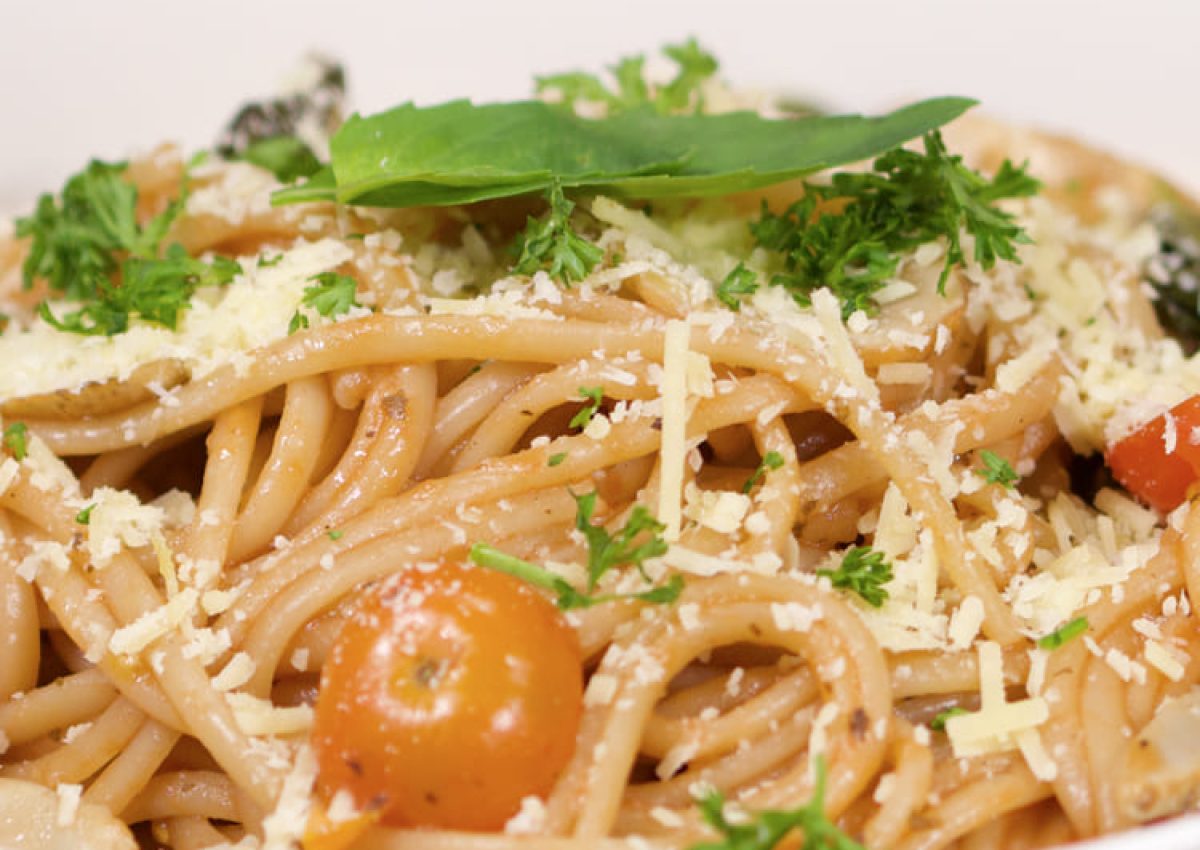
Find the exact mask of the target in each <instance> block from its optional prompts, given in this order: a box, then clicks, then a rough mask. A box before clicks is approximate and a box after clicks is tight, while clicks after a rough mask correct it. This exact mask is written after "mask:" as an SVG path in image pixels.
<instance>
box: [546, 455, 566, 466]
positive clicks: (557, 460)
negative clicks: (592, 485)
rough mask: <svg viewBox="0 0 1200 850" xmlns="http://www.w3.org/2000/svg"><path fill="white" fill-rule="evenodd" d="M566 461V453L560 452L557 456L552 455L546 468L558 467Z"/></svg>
mask: <svg viewBox="0 0 1200 850" xmlns="http://www.w3.org/2000/svg"><path fill="white" fill-rule="evenodd" d="M566 459H567V453H566V452H558V453H557V454H552V455H550V458H549V459H548V460H547V461H546V466H558V465H559V464H560V463H562V462H563V461H564V460H566Z"/></svg>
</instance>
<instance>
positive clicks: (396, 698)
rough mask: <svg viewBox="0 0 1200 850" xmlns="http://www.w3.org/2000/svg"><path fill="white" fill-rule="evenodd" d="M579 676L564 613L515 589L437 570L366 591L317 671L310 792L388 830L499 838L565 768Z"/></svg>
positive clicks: (494, 579) (465, 572)
mask: <svg viewBox="0 0 1200 850" xmlns="http://www.w3.org/2000/svg"><path fill="white" fill-rule="evenodd" d="M582 713H583V664H582V658H581V655H580V649H579V642H578V639H577V637H576V636H575V632H574V630H573V629H571V627H570V626H569V625H568V624H567V623H566V621H565V620H564V619H563V617H562V615H561V613H560V612H559V611H558V610H557V609H556V608H555V607H554V606H553V605H552V604H551V603H550V602H549V601H547V600H546V599H545V598H544V597H543V596H541V595H539V594H538V593H537V592H536V591H535V590H533V589H532V588H531V587H529V586H528V585H527V584H525V583H524V582H522V581H520V580H519V579H516V578H513V577H512V576H508V575H505V574H502V573H498V572H493V571H491V570H486V569H477V568H468V567H462V566H458V565H454V564H442V565H440V566H438V567H437V568H436V569H434V570H430V571H422V570H417V569H410V570H407V571H405V572H403V573H401V574H400V575H399V576H397V577H395V578H394V579H392V580H390V581H388V582H387V583H385V584H384V585H382V586H381V587H380V588H378V589H377V590H375V591H374V592H372V593H371V594H370V595H369V596H368V597H367V598H366V599H365V600H364V601H363V604H362V605H361V606H360V607H359V609H358V611H357V612H356V614H355V615H354V616H353V617H352V618H351V619H350V620H348V621H347V623H346V625H345V626H344V627H343V629H342V631H341V633H340V635H339V636H338V639H337V642H336V643H335V645H334V648H333V651H332V652H331V654H330V657H329V659H328V661H327V662H326V664H325V667H324V669H323V670H322V673H321V690H320V694H319V696H318V699H317V707H316V719H315V726H314V729H313V745H314V748H315V749H316V752H317V758H318V763H319V765H320V772H319V778H318V786H319V788H320V790H321V793H322V796H323V797H324V798H325V799H326V800H329V799H331V798H332V796H333V795H334V794H335V793H336V792H337V791H338V790H339V789H346V790H348V791H349V792H350V793H351V794H352V795H353V797H354V799H355V802H356V803H357V804H358V806H359V807H360V808H365V809H369V810H373V811H378V812H379V815H380V818H381V820H382V821H383V823H385V824H388V825H390V826H430V827H440V828H447V829H466V830H495V829H499V828H501V827H503V825H504V823H505V822H506V821H507V820H508V819H509V818H511V817H512V816H513V815H514V814H516V812H517V811H518V809H519V808H520V804H521V800H522V799H523V798H524V797H526V796H529V795H540V796H544V795H545V794H546V793H548V792H549V790H550V788H551V787H552V785H553V783H554V780H555V779H556V778H557V776H558V774H559V773H560V772H561V770H562V769H563V767H564V766H565V765H566V763H567V761H568V760H569V759H570V757H571V754H572V752H573V751H574V748H575V735H576V733H577V731H578V728H579V721H580V717H581V715H582Z"/></svg>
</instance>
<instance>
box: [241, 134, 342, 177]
mask: <svg viewBox="0 0 1200 850" xmlns="http://www.w3.org/2000/svg"><path fill="white" fill-rule="evenodd" d="M236 159H242V160H245V161H246V162H249V163H252V164H253V165H257V166H258V167H260V168H265V169H266V170H267V171H270V172H271V173H272V174H274V175H275V176H276V177H277V178H279V182H281V183H290V182H292V181H293V180H298V179H299V178H301V177H311V176H312V175H314V174H316V173H317V172H318V171H320V170H321V161H320V160H319V159H317V155H316V154H314V153H313V152H312V149H311V148H310V147H309V146H308V145H306V144H304V142H302V141H300V140H299V139H298V138H296V137H295V136H274V137H272V138H270V139H262V140H261V141H257V142H254V143H252V144H251V145H250V146H248V147H247V148H246V149H245V150H244V151H242V152H241V153H240V154H238V156H237V157H236Z"/></svg>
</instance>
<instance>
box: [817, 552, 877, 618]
mask: <svg viewBox="0 0 1200 850" xmlns="http://www.w3.org/2000/svg"><path fill="white" fill-rule="evenodd" d="M817 575H819V576H827V577H828V578H829V580H830V581H831V582H833V586H834V587H836V588H840V589H842V590H851V591H853V592H855V593H857V594H858V595H859V596H861V597H862V598H863V600H864V601H865V602H866V603H867V604H868V605H870V606H872V607H874V608H878V607H879V606H881V605H883V603H884V602H885V601H886V600H887V598H888V592H887V588H885V587H884V585H885V584H887V583H888V582H889V581H891V580H892V578H893V574H892V565H891V564H890V563H888V561H887V559H886V558H885V557H884V556H883V553H882V552H876V551H875V550H874V549H872V548H871V547H870V546H855V547H854V548H853V549H851V550H850V551H849V552H847V553H846V554H845V555H844V556H843V557H842V563H841V565H840V566H839V567H838V568H837V569H836V570H817Z"/></svg>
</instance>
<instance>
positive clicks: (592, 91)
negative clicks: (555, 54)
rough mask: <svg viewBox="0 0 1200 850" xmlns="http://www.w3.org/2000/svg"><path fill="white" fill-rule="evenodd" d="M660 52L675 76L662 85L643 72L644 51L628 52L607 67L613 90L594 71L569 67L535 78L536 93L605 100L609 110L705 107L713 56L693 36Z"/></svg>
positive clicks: (570, 100) (572, 100)
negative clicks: (704, 88) (651, 81)
mask: <svg viewBox="0 0 1200 850" xmlns="http://www.w3.org/2000/svg"><path fill="white" fill-rule="evenodd" d="M662 52H663V54H664V55H665V56H666V57H667V58H668V59H670V60H671V61H672V62H674V63H675V69H676V70H675V76H674V77H673V78H672V79H671V80H670V81H669V82H667V83H664V84H663V85H661V86H651V85H649V84H648V83H647V82H646V77H645V74H644V73H643V72H644V70H645V66H646V57H645V56H644V55H637V56H627V57H625V58H623V59H621V60H620V61H618V62H617V64H615V65H613V66H612V67H611V68H609V70H610V71H611V72H612V76H613V80H614V81H615V83H616V88H615V90H614V89H612V88H610V87H609V86H607V85H605V83H604V81H603V80H601V79H600V78H599V77H598V76H596V75H594V74H588V73H586V72H583V71H572V72H568V73H565V74H553V75H551V76H547V77H538V78H537V81H536V83H537V92H538V94H543V95H544V94H548V93H554V94H556V95H558V98H559V100H560V102H562V103H564V104H566V105H567V106H569V107H571V108H574V107H575V106H576V104H578V103H579V102H580V101H585V102H590V103H601V104H604V106H605V109H606V111H607V112H608V114H610V115H613V114H616V113H618V112H622V111H625V110H628V109H636V108H638V107H643V106H652V107H654V108H655V109H656V110H657V111H658V112H660V113H662V114H667V113H672V112H682V111H685V110H692V111H695V112H697V113H699V112H701V111H703V109H704V96H703V92H702V86H703V84H704V82H705V81H706V80H708V79H709V78H711V77H712V76H713V75H715V74H716V73H717V68H718V64H717V60H716V58H715V57H714V56H713V55H712V54H711V53H709V52H707V51H706V50H704V48H702V47H701V46H700V45H699V44H698V43H697V41H696V39H694V38H690V39H688V40H687V41H685V42H683V43H682V44H671V45H667V46H666V47H664V48H663V51H662Z"/></svg>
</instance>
